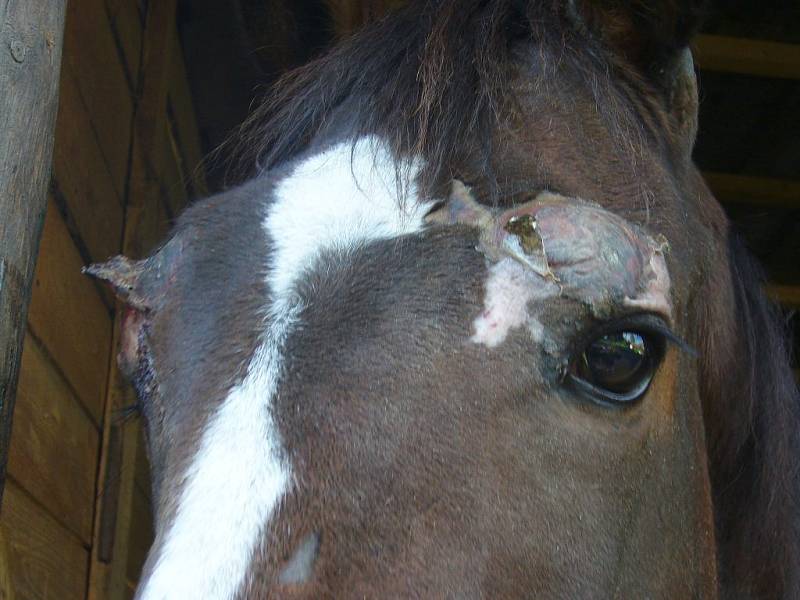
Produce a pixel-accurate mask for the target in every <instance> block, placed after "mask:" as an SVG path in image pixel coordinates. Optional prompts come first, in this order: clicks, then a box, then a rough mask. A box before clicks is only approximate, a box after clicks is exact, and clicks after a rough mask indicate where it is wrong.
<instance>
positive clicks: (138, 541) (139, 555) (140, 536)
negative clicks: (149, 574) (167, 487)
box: [126, 487, 153, 581]
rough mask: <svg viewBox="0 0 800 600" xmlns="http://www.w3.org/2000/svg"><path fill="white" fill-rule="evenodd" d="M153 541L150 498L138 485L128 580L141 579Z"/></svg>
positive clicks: (133, 509)
mask: <svg viewBox="0 0 800 600" xmlns="http://www.w3.org/2000/svg"><path fill="white" fill-rule="evenodd" d="M152 543H153V517H152V507H151V506H150V499H149V498H147V497H146V496H145V495H144V494H143V493H142V492H141V490H140V489H139V488H138V487H137V488H136V489H135V490H134V492H133V505H132V507H131V537H130V545H129V546H128V564H127V567H126V575H127V579H128V581H139V575H140V574H141V572H142V567H143V566H144V561H145V559H146V558H147V552H148V551H149V550H150V545H151V544H152Z"/></svg>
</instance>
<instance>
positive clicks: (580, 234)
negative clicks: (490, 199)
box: [427, 181, 672, 345]
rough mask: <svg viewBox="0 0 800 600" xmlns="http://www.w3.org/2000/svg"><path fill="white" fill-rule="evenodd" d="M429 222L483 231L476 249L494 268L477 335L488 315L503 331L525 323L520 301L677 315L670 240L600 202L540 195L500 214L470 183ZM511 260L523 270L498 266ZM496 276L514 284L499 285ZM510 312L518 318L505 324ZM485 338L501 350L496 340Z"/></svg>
mask: <svg viewBox="0 0 800 600" xmlns="http://www.w3.org/2000/svg"><path fill="white" fill-rule="evenodd" d="M427 221H428V223H430V224H438V225H444V226H453V225H465V226H469V227H475V228H477V229H478V240H479V241H478V245H477V248H476V249H477V250H478V251H480V252H481V253H482V254H483V255H484V256H485V257H486V259H487V263H488V265H489V268H490V274H489V278H490V280H489V282H487V298H486V303H487V305H486V308H485V310H484V312H483V313H482V314H481V315H480V316H479V317H478V319H476V322H475V329H476V331H478V332H481V331H484V332H485V331H488V329H487V315H491V317H492V319H493V320H492V323H495V322H496V323H497V324H498V327H500V326H502V325H503V324H504V323H505V324H506V325H507V326H508V327H512V326H519V325H520V324H521V320H520V318H519V313H520V308H523V309H525V310H527V309H526V308H525V307H520V306H516V305H517V304H519V303H526V304H527V303H528V302H529V301H530V302H533V301H536V300H539V301H542V300H544V299H545V298H550V297H553V296H562V297H568V298H572V299H574V300H578V301H580V302H582V303H583V304H585V305H587V306H588V307H589V309H590V312H591V313H592V314H593V316H594V317H595V318H598V319H602V318H605V317H607V316H608V315H610V314H613V313H614V312H615V311H616V310H618V308H619V307H620V306H622V307H627V308H629V309H631V308H633V309H639V310H641V311H643V312H653V313H657V314H660V315H661V316H662V317H664V318H665V319H667V320H668V321H670V320H671V318H672V306H671V301H670V278H669V271H668V269H667V264H666V260H665V256H666V254H667V252H668V251H669V244H668V243H667V240H666V239H665V238H664V237H663V236H660V235H655V236H651V235H650V234H649V233H647V232H645V231H644V230H643V229H642V228H641V227H639V226H638V225H636V224H634V223H631V222H629V221H627V220H625V219H623V218H622V217H620V216H618V215H616V214H614V213H612V212H610V211H608V210H606V209H604V208H603V207H602V206H600V205H599V204H596V203H593V202H588V201H585V200H582V199H579V198H573V197H568V196H563V195H560V194H555V193H552V192H542V193H540V194H538V195H537V196H536V197H535V198H534V199H533V200H531V201H529V202H526V203H524V204H520V205H518V206H515V207H513V208H510V209H506V210H498V209H493V208H490V207H488V206H485V205H483V204H481V203H480V202H479V201H478V200H477V199H476V198H475V196H474V195H473V194H472V191H471V190H470V189H469V188H468V187H467V186H466V185H464V184H463V183H462V182H460V181H454V182H453V184H452V189H451V192H450V196H449V198H448V199H447V201H446V202H444V203H443V204H442V205H441V206H440V207H439V209H438V210H436V211H435V212H433V213H431V214H429V215H428V216H427ZM505 261H511V262H513V263H514V264H516V265H518V267H517V268H506V267H502V268H499V266H500V265H502V264H504V262H505ZM522 273H525V274H527V275H526V276H525V277H522V276H521V274H522ZM498 277H500V278H506V279H509V280H508V281H496V279H497V278H498ZM512 277H513V278H514V281H511V278H512ZM522 281H524V282H525V284H524V285H525V286H528V287H531V289H530V290H528V289H527V287H526V288H525V289H524V290H523V289H519V290H518V291H519V293H517V294H516V295H512V294H499V293H495V292H496V291H497V290H501V289H511V288H520V285H521V283H520V282H522ZM554 290H555V293H554ZM523 292H524V293H523ZM528 292H530V293H528ZM490 296H491V297H490ZM512 304H513V306H512ZM503 305H505V307H504V306H503ZM504 311H505V312H506V313H507V315H512V316H515V318H513V319H503V318H502V317H501V314H502V313H503V312H504ZM502 337H504V336H502ZM483 338H485V339H487V340H492V343H491V344H487V345H496V340H497V339H498V335H497V333H496V332H494V333H493V335H492V336H489V337H487V336H483V337H482V338H481V339H483ZM473 339H474V336H473ZM476 341H480V340H476Z"/></svg>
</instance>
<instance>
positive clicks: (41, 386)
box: [8, 336, 100, 546]
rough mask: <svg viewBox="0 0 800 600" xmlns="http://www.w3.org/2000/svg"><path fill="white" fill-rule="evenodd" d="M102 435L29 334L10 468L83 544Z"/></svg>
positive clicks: (88, 531)
mask: <svg viewBox="0 0 800 600" xmlns="http://www.w3.org/2000/svg"><path fill="white" fill-rule="evenodd" d="M99 449H100V433H99V431H98V430H97V427H96V426H95V425H94V424H93V423H92V422H91V420H90V419H89V417H88V416H87V415H86V413H85V412H84V411H83V410H82V409H81V408H80V406H79V405H78V401H77V399H76V398H75V397H74V395H73V394H72V391H71V390H70V389H69V386H68V385H67V383H66V381H64V379H63V378H62V376H61V375H60V374H59V373H58V372H57V370H56V369H55V368H54V366H53V365H52V363H51V362H50V361H49V359H48V358H47V356H46V355H45V353H44V351H43V349H42V348H41V347H40V346H39V344H38V343H37V342H36V340H35V339H32V338H31V337H30V336H28V337H27V338H26V340H25V350H24V352H23V354H22V367H21V372H20V378H19V386H18V393H17V406H16V410H15V413H14V436H13V437H12V439H11V448H10V450H9V457H8V472H9V474H10V475H11V477H13V478H14V479H15V480H16V481H17V483H19V485H20V486H21V487H23V488H24V489H25V490H26V491H27V492H28V493H29V494H30V495H31V496H33V497H34V498H36V500H37V501H38V502H39V503H40V504H41V505H42V506H44V507H45V508H47V510H48V511H50V513H51V514H52V515H53V516H54V517H55V518H56V519H57V520H58V521H59V523H61V524H62V525H64V526H66V527H67V528H68V529H70V530H71V531H72V532H73V533H75V534H76V535H77V536H78V537H79V538H80V540H81V541H82V542H83V543H85V544H86V545H87V546H88V545H89V544H90V543H91V539H92V511H93V505H94V482H95V472H96V470H97V461H98V459H99Z"/></svg>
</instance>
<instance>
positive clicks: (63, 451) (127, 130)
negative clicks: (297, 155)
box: [0, 0, 205, 600]
mask: <svg viewBox="0 0 800 600" xmlns="http://www.w3.org/2000/svg"><path fill="white" fill-rule="evenodd" d="M144 4H149V6H150V8H149V9H148V8H145V7H144ZM174 7H175V2H174V0H173V1H172V2H170V0H158V2H150V3H144V2H141V1H140V0H75V1H71V2H69V8H68V15H67V22H66V32H65V40H64V51H63V65H62V69H61V92H60V94H61V95H60V105H59V111H58V120H57V125H56V142H55V150H54V158H53V160H54V175H53V180H52V185H51V191H50V195H49V199H48V208H47V216H46V221H45V225H44V233H43V237H42V242H41V250H40V254H39V259H38V264H37V269H36V275H35V281H34V290H33V298H32V300H31V305H30V312H29V318H28V324H27V335H26V339H25V347H24V353H23V357H22V367H21V374H20V381H19V388H18V399H17V405H16V411H15V414H14V423H13V433H12V438H11V448H10V456H9V464H8V479H7V481H6V485H5V495H4V502H3V507H2V512H0V527H2V532H3V535H2V537H5V551H6V553H7V556H6V560H7V562H8V565H9V570H10V573H11V589H12V592H13V594H14V597H15V598H22V599H27V598H32V599H39V598H53V599H58V600H70V599H73V598H74V599H83V598H98V599H99V598H121V597H127V596H130V595H132V589H133V586H134V584H135V582H136V580H137V578H138V574H139V570H140V568H141V565H142V562H143V559H144V556H145V553H146V551H147V548H148V546H149V543H150V539H151V536H152V531H151V530H152V523H151V518H150V505H149V503H150V498H149V495H150V492H149V479H148V474H147V465H146V458H145V456H144V448H143V447H142V444H141V443H140V442H139V439H140V432H139V431H138V430H139V424H138V422H137V421H136V419H129V420H128V421H127V422H125V421H123V420H122V419H121V418H120V411H119V409H120V408H121V407H123V406H124V405H125V404H128V403H130V401H131V395H130V392H129V390H127V388H126V387H125V385H124V383H123V382H122V381H121V380H120V378H119V376H118V374H117V372H116V369H115V364H114V350H113V348H114V343H115V315H116V314H117V308H118V307H117V306H116V304H115V301H114V299H113V298H112V297H111V295H110V294H109V293H108V292H107V291H106V290H105V289H102V288H101V287H100V286H99V285H98V284H97V283H96V282H94V281H91V280H90V279H89V278H87V277H86V276H84V275H82V274H81V267H82V266H84V265H86V264H87V263H89V262H93V261H102V260H105V259H106V258H108V257H109V256H112V255H114V254H117V253H119V252H121V251H123V250H124V251H125V252H127V253H130V254H134V255H141V254H143V253H145V252H147V251H148V250H149V249H150V248H152V247H153V245H154V244H156V243H157V242H158V241H159V240H160V239H161V238H162V237H163V236H164V235H165V233H166V232H167V230H168V227H169V224H170V221H171V219H172V218H173V217H174V215H175V214H176V213H177V212H178V211H179V210H180V208H181V207H182V206H183V205H185V204H186V202H187V199H188V198H189V197H194V196H197V195H201V194H203V193H204V192H205V184H204V180H203V176H202V172H200V171H196V170H195V167H196V166H197V165H198V163H199V161H200V150H199V141H198V138H197V129H196V123H195V118H194V114H193V111H192V105H191V98H190V95H189V90H188V85H187V80H186V75H185V71H184V64H183V57H182V52H181V50H180V46H179V42H178V38H177V34H176V30H175V23H174V18H175V9H174ZM148 10H149V11H150V12H149V13H148V12H147V11H148ZM2 537H0V541H2ZM2 551H3V549H2V548H0V552H2Z"/></svg>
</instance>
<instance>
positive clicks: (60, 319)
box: [28, 199, 111, 424]
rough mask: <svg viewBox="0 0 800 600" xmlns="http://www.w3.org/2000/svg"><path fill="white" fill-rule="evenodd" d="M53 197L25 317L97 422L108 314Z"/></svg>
mask: <svg viewBox="0 0 800 600" xmlns="http://www.w3.org/2000/svg"><path fill="white" fill-rule="evenodd" d="M82 266H83V260H82V259H81V256H80V254H79V253H78V250H77V249H76V248H75V245H74V243H73V241H72V238H71V237H70V235H69V232H68V230H67V226H66V224H65V223H64V220H63V219H62V218H61V215H60V214H59V212H58V209H57V208H56V207H55V204H54V202H53V200H52V199H50V200H48V209H47V216H46V218H45V225H44V231H43V233H42V242H41V249H40V255H39V262H38V264H37V265H36V274H35V277H34V290H33V296H32V298H31V303H30V312H29V315H28V321H29V323H30V327H31V329H32V330H33V333H34V334H35V335H36V337H37V338H38V339H39V340H41V341H42V343H43V344H44V346H45V347H46V348H47V351H48V353H49V354H50V355H51V356H52V357H53V358H54V359H55V361H56V363H57V364H58V366H59V367H60V369H61V371H62V372H63V373H64V374H65V375H66V377H67V380H68V381H69V382H70V384H71V385H72V387H73V388H74V389H75V390H76V392H77V394H78V398H79V400H80V401H81V403H82V404H83V406H84V407H85V408H86V410H87V411H88V413H89V414H90V415H91V417H92V419H93V420H94V422H95V423H96V424H99V423H100V422H101V419H102V414H103V402H104V396H105V388H106V378H107V372H106V371H107V369H108V357H109V352H110V349H111V319H110V315H109V312H108V309H107V308H106V306H105V305H104V304H103V302H102V300H101V299H100V294H99V293H98V288H97V287H96V284H95V283H94V282H92V281H91V280H90V279H89V278H88V277H86V276H85V275H83V274H82V273H81V267H82Z"/></svg>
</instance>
